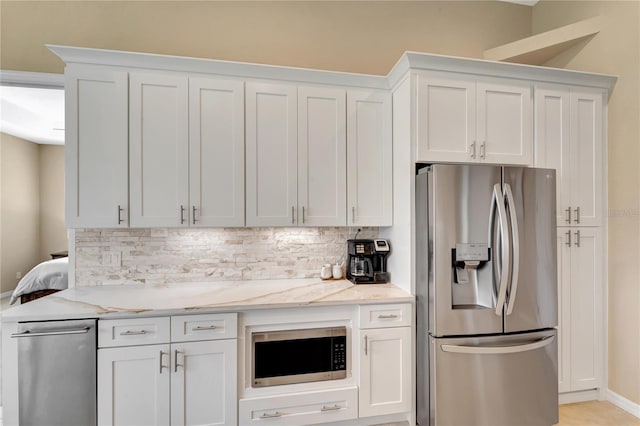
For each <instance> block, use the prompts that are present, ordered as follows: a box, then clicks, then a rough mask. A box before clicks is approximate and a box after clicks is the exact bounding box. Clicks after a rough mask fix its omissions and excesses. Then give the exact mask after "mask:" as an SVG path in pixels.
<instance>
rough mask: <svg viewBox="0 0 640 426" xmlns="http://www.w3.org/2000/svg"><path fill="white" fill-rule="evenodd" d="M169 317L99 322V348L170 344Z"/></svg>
mask: <svg viewBox="0 0 640 426" xmlns="http://www.w3.org/2000/svg"><path fill="white" fill-rule="evenodd" d="M169 324H170V322H169V317H154V318H133V319H121V320H100V321H98V347H99V348H108V347H113V346H133V345H155V344H158V343H169V331H170V328H169Z"/></svg>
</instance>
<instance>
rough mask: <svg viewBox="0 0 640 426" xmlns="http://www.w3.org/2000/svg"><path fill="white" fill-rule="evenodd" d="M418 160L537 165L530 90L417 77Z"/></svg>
mask: <svg viewBox="0 0 640 426" xmlns="http://www.w3.org/2000/svg"><path fill="white" fill-rule="evenodd" d="M417 86H418V90H417V110H416V120H417V132H418V133H417V140H418V150H417V160H418V161H428V162H464V163H467V162H487V163H492V164H521V165H530V164H531V163H532V141H533V128H532V120H533V117H532V99H531V85H530V84H529V83H527V82H521V81H517V80H507V79H495V80H493V79H492V80H491V81H485V80H477V79H474V78H472V77H471V76H468V77H465V76H462V75H459V74H454V73H451V74H445V73H437V74H435V73H434V74H430V73H422V72H420V73H417Z"/></svg>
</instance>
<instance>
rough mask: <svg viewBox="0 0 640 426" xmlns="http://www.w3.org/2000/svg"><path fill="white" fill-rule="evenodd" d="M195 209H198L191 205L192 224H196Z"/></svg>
mask: <svg viewBox="0 0 640 426" xmlns="http://www.w3.org/2000/svg"><path fill="white" fill-rule="evenodd" d="M196 210H198V209H196V206H193V207H191V212H192V215H193V224H194V225H195V224H196Z"/></svg>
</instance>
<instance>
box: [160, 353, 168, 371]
mask: <svg viewBox="0 0 640 426" xmlns="http://www.w3.org/2000/svg"><path fill="white" fill-rule="evenodd" d="M164 355H169V354H168V353H166V354H165V353H164V352H163V351H162V350H160V374H162V369H163V368H166V369H169V366H168V365H162V357H163V356H164Z"/></svg>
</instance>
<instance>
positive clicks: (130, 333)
mask: <svg viewBox="0 0 640 426" xmlns="http://www.w3.org/2000/svg"><path fill="white" fill-rule="evenodd" d="M148 333H150V332H149V331H147V330H127V331H123V332H122V333H120V335H121V336H138V335H141V334H148Z"/></svg>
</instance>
